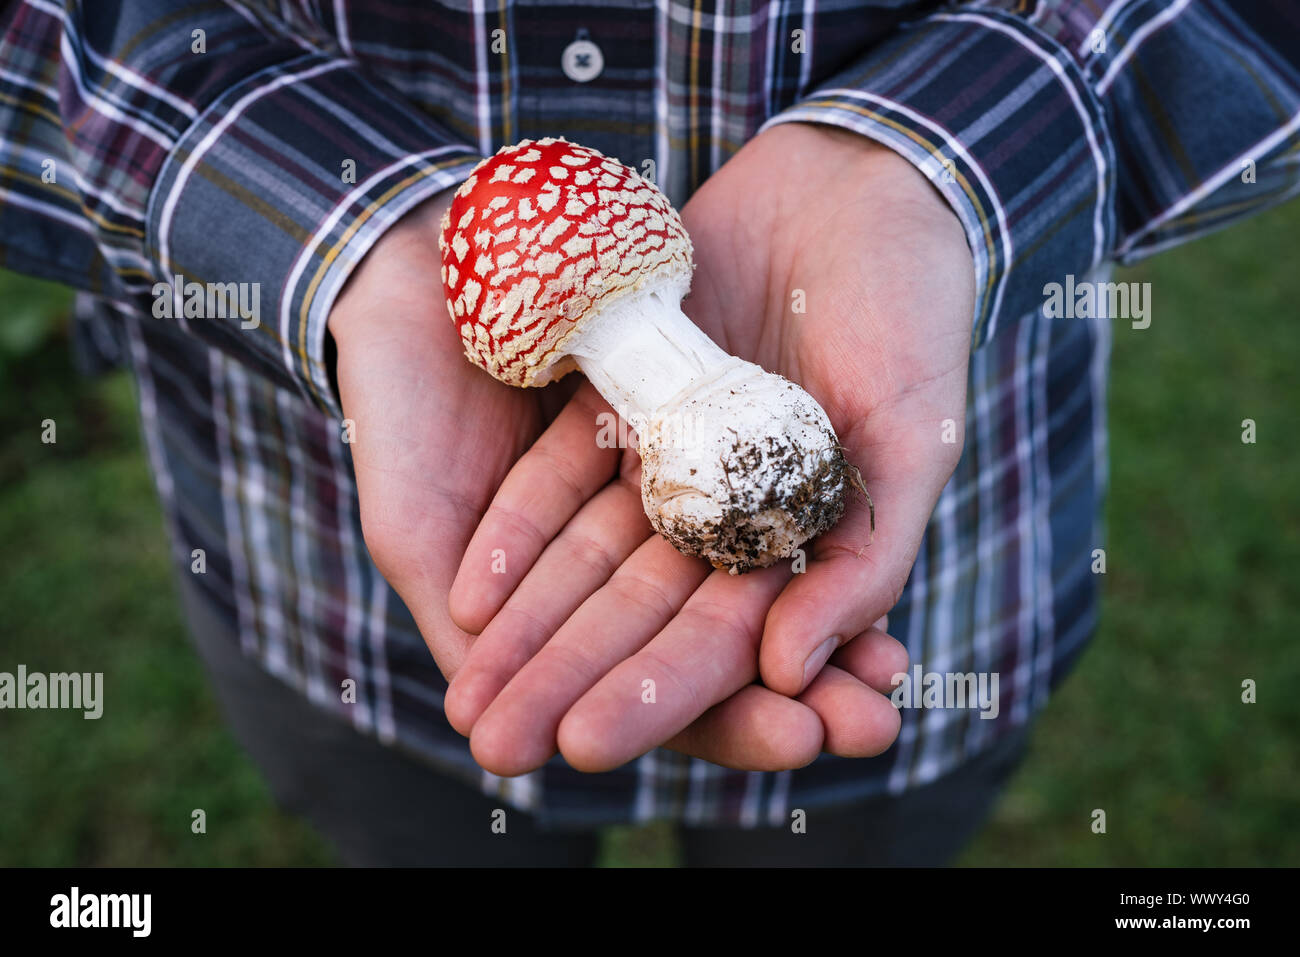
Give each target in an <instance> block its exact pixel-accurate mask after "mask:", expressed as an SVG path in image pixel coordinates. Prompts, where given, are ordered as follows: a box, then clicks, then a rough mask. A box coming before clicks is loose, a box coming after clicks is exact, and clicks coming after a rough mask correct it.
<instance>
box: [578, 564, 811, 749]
mask: <svg viewBox="0 0 1300 957" xmlns="http://www.w3.org/2000/svg"><path fill="white" fill-rule="evenodd" d="M789 574H790V573H789V570H788V569H786V568H785V567H784V566H781V565H777V566H773V567H772V568H766V569H763V570H761V571H754V572H749V573H748V574H745V575H728V574H727V573H726V572H714V573H713V574H712V575H710V576H709V578H708V579H707V580H706V581H705V582H704V584H702V585H701V586H700V587H699V588H698V589H697V590H696V592H695V593H694V594H693V595H692V596H691V597H690V599H689V600H688V601H687V602H686V604H685V605H684V606H683V608H682V610H681V612H680V613H679V614H678V615H677V617H676V618H674V619H673V620H672V621H671V622H669V623H668V625H667V627H665V628H664V629H663V631H661V632H660V633H659V634H658V635H656V636H655V637H654V639H653V640H651V641H650V643H649V644H648V645H646V646H645V647H644V648H642V649H641V650H640V651H639V652H637V654H635V655H633V656H632V657H631V658H628V659H627V660H626V661H624V662H622V663H621V664H619V665H618V666H616V667H615V668H613V669H612V670H611V671H610V672H609V673H608V674H607V675H606V676H605V677H604V678H602V679H601V680H600V682H599V683H597V684H596V685H595V687H593V688H592V689H591V690H590V691H588V692H587V693H586V694H585V695H583V696H582V698H581V699H580V700H579V701H578V702H577V703H576V704H575V705H574V706H573V708H572V709H571V710H570V711H569V713H568V714H566V715H565V716H564V719H563V720H562V721H561V722H560V727H559V731H558V734H557V740H558V743H559V746H560V752H561V753H562V754H563V755H564V757H565V759H566V760H567V761H568V762H569V763H570V764H572V765H573V766H574V767H575V768H578V769H579V770H582V771H606V770H609V769H610V768H615V767H618V766H619V765H621V764H623V763H625V762H626V761H629V760H631V759H632V758H634V757H637V756H638V755H641V754H644V753H645V752H646V751H649V750H650V749H651V748H653V747H655V746H657V745H658V744H660V743H661V742H663V741H667V740H668V739H669V738H671V737H673V736H674V735H676V734H678V733H679V732H681V731H682V730H683V729H685V728H686V727H687V726H688V725H689V724H690V723H691V722H692V721H694V720H695V719H696V718H698V717H699V716H700V715H702V714H703V713H704V712H705V711H707V710H708V709H709V708H711V707H712V706H713V705H715V704H717V703H718V702H720V701H723V700H725V699H726V698H728V697H730V696H731V695H733V694H735V693H736V692H737V691H739V690H740V689H741V688H743V687H744V686H745V685H747V684H749V683H750V682H752V681H753V680H754V678H755V675H756V670H757V669H756V667H755V661H756V655H755V652H756V649H757V644H758V639H759V635H760V633H761V631H762V627H763V615H764V612H765V611H766V610H767V608H768V607H769V606H770V605H771V603H772V599H773V598H774V597H775V596H776V594H777V593H778V592H779V591H780V589H781V586H782V585H783V584H784V583H785V581H786V580H787V579H788V577H789Z"/></svg>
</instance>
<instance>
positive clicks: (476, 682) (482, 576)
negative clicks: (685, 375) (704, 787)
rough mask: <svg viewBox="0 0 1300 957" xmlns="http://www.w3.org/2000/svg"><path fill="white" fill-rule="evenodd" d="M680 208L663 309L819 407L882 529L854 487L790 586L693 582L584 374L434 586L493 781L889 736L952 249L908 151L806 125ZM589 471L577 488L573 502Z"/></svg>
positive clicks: (457, 694) (953, 352) (754, 144)
mask: <svg viewBox="0 0 1300 957" xmlns="http://www.w3.org/2000/svg"><path fill="white" fill-rule="evenodd" d="M682 216H683V220H684V221H685V223H686V226H687V229H688V230H689V232H690V235H691V238H692V241H693V243H694V245H695V254H696V262H697V269H696V273H695V284H694V288H693V291H692V293H691V295H690V296H689V297H688V298H687V300H686V302H685V303H683V308H684V309H685V311H686V312H687V313H688V315H690V316H691V318H692V319H693V320H694V321H695V322H696V323H697V324H698V325H699V326H700V327H701V328H703V329H704V330H705V331H706V332H707V333H708V334H709V335H710V336H712V337H713V339H714V340H715V341H716V342H718V343H719V345H721V346H722V347H723V348H724V349H726V350H727V351H729V352H731V353H733V354H735V355H739V356H741V357H742V358H746V359H750V360H752V361H754V362H757V363H758V364H759V365H761V366H763V367H764V368H766V369H769V370H771V371H775V372H779V373H781V374H783V375H785V376H787V377H788V378H791V379H793V380H794V381H796V382H798V383H800V384H801V385H802V386H803V387H804V388H806V389H807V390H808V392H809V393H811V394H812V396H813V397H814V398H815V399H817V400H818V401H819V402H820V403H821V404H822V406H823V408H824V409H825V410H826V412H827V414H828V416H829V417H830V420H831V423H832V425H833V426H834V427H835V430H836V432H837V434H838V435H839V437H840V441H841V443H842V444H843V446H844V447H845V450H846V456H847V457H848V459H849V460H850V462H852V463H853V464H855V465H857V466H858V467H859V468H860V469H861V470H862V475H863V478H864V481H865V483H866V487H867V488H868V489H869V491H870V494H871V496H872V499H873V500H874V505H875V515H876V530H875V533H874V536H873V534H872V531H871V528H870V516H869V510H868V508H867V505H866V502H865V500H861V499H860V500H859V501H857V502H854V503H853V504H852V505H850V508H849V510H848V511H847V512H846V514H845V516H844V518H843V519H842V520H841V522H840V524H839V525H837V526H836V527H835V528H834V529H833V530H831V531H830V532H828V533H827V534H825V535H823V536H821V537H820V538H819V539H818V540H817V541H815V542H814V543H812V544H811V545H810V546H809V548H810V556H809V561H808V565H807V571H806V572H805V573H803V574H799V575H793V576H792V573H791V570H790V566H789V565H788V564H787V563H782V564H779V565H777V566H775V567H773V568H769V569H765V570H762V571H756V572H750V573H748V574H745V575H740V576H731V575H728V574H726V573H725V572H713V573H712V574H710V573H709V569H708V567H707V565H706V564H705V563H704V562H703V561H701V560H698V559H688V558H685V557H684V556H682V555H679V554H678V553H677V552H676V551H674V550H673V549H672V547H671V546H669V545H668V544H667V543H666V542H665V541H663V540H662V539H660V538H659V537H658V536H656V535H654V534H653V533H652V532H651V531H650V528H649V524H648V522H647V521H646V519H645V516H644V514H643V513H642V504H641V499H640V494H639V460H638V458H637V456H636V453H635V452H634V451H629V452H627V453H626V454H625V455H624V456H623V457H622V460H621V463H620V461H619V458H618V455H619V453H618V451H617V450H609V449H602V448H600V447H598V445H597V443H596V441H595V437H596V433H597V428H598V425H597V420H596V416H597V415H598V413H600V412H601V411H606V412H607V411H609V408H608V406H606V405H605V404H604V403H603V402H602V401H601V399H600V397H599V396H598V395H596V393H595V392H594V390H592V389H591V387H590V386H589V385H586V384H584V385H583V387H582V388H581V389H579V390H578V392H577V393H576V394H575V396H574V398H573V400H572V401H571V403H570V405H569V406H568V407H567V408H566V409H565V411H564V412H563V413H562V414H561V416H560V417H559V418H558V419H557V420H556V421H555V423H553V424H552V426H551V427H550V428H549V429H548V431H547V432H546V433H544V434H543V435H542V437H541V438H540V439H539V440H538V441H537V443H536V444H535V445H534V446H533V447H532V448H531V449H530V450H529V451H528V452H527V453H525V454H524V456H523V457H522V458H521V459H520V460H519V462H518V463H517V464H516V465H515V466H514V468H513V469H512V471H511V473H510V474H509V476H508V477H507V478H506V481H505V482H504V483H503V485H502V487H501V488H500V490H499V491H498V493H497V495H496V497H495V498H494V500H493V502H492V504H491V506H490V508H489V509H488V511H487V513H486V515H485V516H484V518H483V520H482V521H481V523H480V524H479V527H478V529H477V531H476V532H475V534H474V537H473V539H472V541H471V542H470V545H469V547H468V548H467V550H466V553H465V556H464V559H463V561H462V563H461V567H460V570H459V572H458V574H457V577H456V581H455V584H454V586H453V588H452V593H451V603H450V611H451V614H452V617H453V619H454V620H455V621H456V623H457V624H458V625H459V626H460V627H461V628H464V629H465V630H466V631H468V632H471V633H476V634H479V637H478V638H477V639H476V640H475V642H474V644H473V645H472V647H471V650H470V652H469V654H468V656H467V658H466V660H465V663H464V666H463V668H462V669H461V671H460V672H459V673H458V674H457V675H456V677H455V679H454V680H453V681H452V683H451V687H450V689H449V692H448V695H447V698H446V712H447V716H448V719H449V720H450V721H451V722H452V724H453V725H454V726H455V727H456V728H458V729H459V730H461V731H462V733H465V734H468V735H469V736H470V743H471V747H472V749H473V753H474V755H475V758H476V759H477V760H478V762H479V763H480V764H481V765H482V766H483V767H485V768H487V769H488V770H490V771H494V772H496V773H498V774H519V773H523V772H525V771H528V770H531V769H533V768H536V767H539V766H540V765H541V764H543V763H544V762H545V761H546V760H547V759H548V758H549V757H550V756H551V755H553V754H554V753H555V751H556V749H557V747H558V749H559V750H560V751H561V753H562V754H563V755H564V757H565V758H566V759H567V760H568V761H569V763H570V764H572V765H573V766H574V767H577V768H579V769H581V770H589V771H599V770H607V769H610V768H613V767H617V766H618V765H620V764H623V763H624V762H626V761H628V760H630V759H632V758H634V757H637V756H638V755H640V754H643V753H644V752H646V751H648V750H650V749H651V748H653V747H655V746H657V745H661V744H666V745H667V746H668V747H672V748H676V749H678V750H683V751H686V752H688V753H691V754H694V755H696V756H698V757H703V758H706V759H708V760H711V761H714V762H715V763H719V764H724V765H727V766H730V767H737V768H747V769H763V770H779V769H785V768H793V767H798V766H802V765H803V764H806V763H808V762H809V761H811V760H812V759H813V758H814V757H816V755H817V754H818V753H819V752H820V751H821V750H823V749H824V750H826V751H829V752H832V753H835V754H840V755H844V756H868V755H872V754H878V753H879V752H880V751H883V750H884V749H885V748H887V747H888V746H889V745H890V744H891V743H892V742H893V740H894V738H895V737H896V736H897V733H898V728H899V721H900V719H899V715H898V712H897V710H896V709H895V708H894V707H893V705H892V703H891V702H890V701H889V698H888V697H887V695H888V692H889V690H890V687H891V678H892V676H893V675H894V674H897V673H898V672H901V671H903V670H904V669H905V667H906V664H907V655H906V651H905V650H904V649H903V647H902V646H901V645H900V644H899V643H898V642H897V641H895V640H894V639H893V638H891V637H889V636H888V635H887V634H886V633H885V632H884V630H883V626H884V621H883V618H884V616H885V615H886V614H887V612H888V611H889V610H890V608H892V607H893V605H894V604H895V603H896V601H897V599H898V597H899V595H900V594H901V592H902V589H903V586H904V584H905V582H906V580H907V577H908V574H909V572H910V569H911V565H912V562H913V560H914V559H915V556H916V552H917V549H918V547H919V544H920V541H921V538H922V536H923V534H924V531H925V527H926V524H927V522H928V520H929V516H930V513H931V511H932V510H933V508H934V503H935V501H936V500H937V498H938V495H939V493H940V491H941V490H942V488H943V486H944V484H945V483H946V482H947V480H948V478H949V477H950V475H951V474H952V470H953V468H954V467H955V466H956V463H957V460H958V458H959V456H960V451H961V447H962V423H963V421H964V415H965V388H966V367H967V362H968V359H969V349H970V338H971V328H970V324H971V316H972V314H973V311H974V309H973V295H974V285H975V284H974V275H973V264H972V259H971V254H970V252H969V249H968V247H967V245H966V240H965V235H964V233H963V231H962V229H961V227H960V224H959V222H958V220H957V218H956V216H955V215H954V214H953V213H952V211H951V210H950V209H949V207H948V206H947V204H946V203H945V201H944V200H943V199H942V197H940V196H939V194H938V193H937V192H935V190H934V189H933V187H932V186H931V184H930V183H929V182H928V181H927V180H926V179H925V177H924V176H923V175H922V174H921V173H919V172H918V171H917V170H916V169H915V168H914V167H913V166H911V164H909V163H908V162H907V161H906V160H904V159H902V158H901V157H898V156H897V155H895V154H894V153H893V152H891V151H889V150H887V149H885V148H883V147H881V146H878V145H876V144H874V143H873V142H871V141H869V140H867V139H866V138H864V137H860V136H857V135H856V134H853V133H848V132H845V131H842V130H838V129H834V128H831V127H824V126H814V125H806V124H784V125H780V126H776V127H773V128H772V129H770V130H768V131H767V132H765V133H763V134H761V135H760V136H758V137H756V138H755V139H754V140H752V141H751V142H750V143H748V144H747V145H746V146H745V147H744V148H743V149H742V150H741V151H740V152H739V153H737V155H736V156H734V157H733V158H732V159H731V160H730V161H728V162H727V164H726V165H725V166H724V167H723V168H722V169H721V170H719V171H718V172H717V173H716V174H715V175H714V176H713V177H711V178H710V179H709V180H708V181H707V182H706V183H705V184H704V186H703V187H701V189H700V190H699V191H698V193H697V194H696V195H695V196H694V197H693V198H692V199H691V201H690V202H689V203H688V204H687V205H686V207H685V208H684V209H683V211H682ZM792 305H803V306H804V307H805V309H806V311H804V312H800V311H797V310H795V309H792ZM953 437H955V441H945V439H948V438H953ZM602 471H603V472H604V474H605V475H607V476H610V477H611V481H609V482H608V484H606V485H605V486H604V487H603V488H602V489H601V490H600V491H599V492H597V493H596V494H595V495H594V496H592V497H590V498H588V497H587V496H584V495H581V494H577V493H576V492H575V488H578V487H581V486H582V485H585V486H587V487H591V485H592V484H593V483H592V482H591V481H590V478H591V476H592V475H593V474H596V473H599V472H602ZM580 478H581V479H583V480H582V481H580ZM543 528H545V529H559V532H558V533H556V534H553V535H552V534H540V533H538V531H537V530H538V529H543ZM501 555H505V556H507V557H508V561H507V563H506V565H505V569H504V573H501V572H502V569H501V568H500V567H495V568H494V561H495V560H496V559H497V558H499V557H500V556H501ZM494 572H496V573H494ZM873 624H877V625H880V626H881V627H873ZM828 660H829V662H830V664H829V665H827V662H828ZM760 674H761V677H762V681H763V685H758V684H754V681H755V679H756V678H757V677H759V676H760ZM647 680H652V681H653V682H654V685H653V687H654V694H653V696H652V697H653V704H651V703H650V702H649V698H650V697H651V696H649V695H647V694H646V689H647V688H649V687H651V686H650V685H647V684H646V682H647Z"/></svg>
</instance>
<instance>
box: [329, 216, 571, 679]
mask: <svg viewBox="0 0 1300 957" xmlns="http://www.w3.org/2000/svg"><path fill="white" fill-rule="evenodd" d="M451 195H452V194H451V192H450V191H449V192H445V193H443V194H441V195H439V196H437V197H435V198H433V199H431V200H429V201H427V202H426V203H425V204H424V205H423V206H421V207H419V208H417V209H416V210H413V211H412V212H410V213H408V214H407V215H406V216H404V217H403V218H402V220H401V221H400V222H399V223H397V224H396V225H394V226H393V227H392V228H391V229H389V231H388V232H386V233H385V234H384V235H383V237H381V238H380V240H379V242H377V243H376V244H375V246H374V247H373V248H372V249H371V250H370V252H369V253H368V254H367V255H366V257H365V259H363V260H362V261H361V263H360V264H359V265H358V266H357V269H356V271H355V272H354V273H353V274H352V276H351V277H350V278H349V280H348V283H347V285H346V286H345V287H344V289H343V291H342V293H341V294H340V296H339V298H338V300H337V301H336V302H335V305H334V307H333V309H332V310H331V311H330V316H329V321H328V326H329V331H330V333H331V334H332V335H333V337H334V341H335V344H336V346H337V349H338V361H337V371H338V384H339V394H340V399H341V402H342V406H343V414H344V416H345V417H346V418H347V419H350V420H351V421H352V423H353V440H352V444H351V449H352V461H353V465H354V466H355V469H356V477H357V494H358V496H359V498H360V501H361V526H362V530H363V532H364V534H365V541H366V545H367V547H368V548H369V550H370V556H371V558H372V559H373V560H374V562H375V565H376V566H377V567H378V569H379V571H380V572H381V573H382V574H383V576H384V577H385V578H386V579H387V580H388V582H389V584H391V585H392V586H393V588H394V589H395V590H396V591H397V593H398V594H399V595H400V596H401V597H402V600H403V601H404V602H405V603H406V606H407V607H408V608H409V609H410V610H411V613H412V615H413V616H414V617H415V621H416V624H417V625H418V626H419V629H420V633H421V634H422V635H423V636H424V640H425V643H426V644H428V646H429V650H430V651H431V652H432V653H433V658H434V661H435V662H436V663H437V665H438V667H439V669H440V670H441V671H442V673H443V675H444V676H445V677H446V678H447V680H448V681H450V680H451V678H452V676H453V675H454V674H455V673H456V671H457V670H458V669H459V667H460V664H461V662H462V660H463V659H464V657H465V654H466V652H467V650H468V647H469V642H470V640H471V638H470V636H469V635H467V634H465V632H463V631H461V630H460V629H459V628H457V627H456V626H455V625H454V624H453V623H452V621H451V618H450V617H449V616H448V614H447V592H448V590H449V589H450V587H451V583H452V580H453V579H454V578H455V575H456V569H457V567H458V566H459V564H460V560H461V556H462V554H463V553H464V551H465V545H466V543H467V542H468V541H469V538H470V536H471V534H472V533H473V531H474V528H475V526H476V525H477V524H478V520H479V517H480V516H481V515H482V513H483V511H484V509H485V508H486V507H487V504H488V502H489V501H490V500H491V498H492V495H493V493H494V492H495V491H496V489H497V486H499V485H500V484H501V481H502V479H503V478H504V477H505V475H506V473H507V472H508V471H509V469H510V466H511V465H512V464H514V462H515V460H516V459H517V458H518V457H519V455H520V453H521V452H522V451H523V450H524V449H525V448H526V447H527V446H528V445H529V444H530V443H531V441H532V440H533V439H534V438H535V437H536V435H537V434H538V431H539V430H540V428H541V425H542V422H543V419H544V418H545V414H544V411H545V410H544V409H543V399H544V398H546V399H549V400H554V399H556V398H558V397H557V396H554V395H551V396H544V395H543V392H542V390H539V389H528V390H525V389H511V388H508V387H506V386H503V385H502V384H501V383H499V382H496V381H494V380H493V379H492V378H491V377H490V376H489V375H487V373H485V372H483V371H482V370H481V369H478V368H476V367H475V366H473V365H471V364H470V363H469V362H468V361H467V360H466V359H465V355H464V348H463V346H462V345H461V342H460V336H459V334H458V333H457V332H456V329H455V326H454V324H453V323H452V321H451V319H450V317H449V316H448V315H447V307H446V304H445V303H446V297H445V295H444V293H443V287H442V279H441V277H440V274H439V273H440V268H441V257H440V255H439V253H438V246H437V240H438V232H439V224H440V221H441V218H442V214H443V211H444V210H445V209H446V208H447V206H448V205H449V204H450V202H451ZM548 391H549V390H548Z"/></svg>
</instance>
